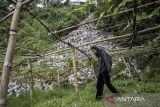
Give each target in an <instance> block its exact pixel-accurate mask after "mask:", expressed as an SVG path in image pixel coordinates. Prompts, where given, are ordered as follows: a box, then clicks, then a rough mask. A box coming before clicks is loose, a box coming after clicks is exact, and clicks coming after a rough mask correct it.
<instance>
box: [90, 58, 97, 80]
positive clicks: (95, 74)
mask: <svg viewBox="0 0 160 107" xmlns="http://www.w3.org/2000/svg"><path fill="white" fill-rule="evenodd" d="M90 64H91V68H92V71H93V73H94V77H95V81H96V80H97V73H96V71H95V68H94V66H93V63H92V61H90Z"/></svg>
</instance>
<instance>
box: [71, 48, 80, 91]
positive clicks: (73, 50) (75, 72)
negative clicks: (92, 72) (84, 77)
mask: <svg viewBox="0 0 160 107" xmlns="http://www.w3.org/2000/svg"><path fill="white" fill-rule="evenodd" d="M72 52H73V60H72V61H73V62H72V63H73V70H74V76H75V91H76V93H77V94H78V92H79V89H78V88H79V87H78V78H77V69H76V49H75V48H73V49H72Z"/></svg>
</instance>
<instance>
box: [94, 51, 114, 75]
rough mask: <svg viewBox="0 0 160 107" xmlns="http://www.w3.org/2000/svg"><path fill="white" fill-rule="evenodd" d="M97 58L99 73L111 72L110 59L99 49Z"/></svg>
mask: <svg viewBox="0 0 160 107" xmlns="http://www.w3.org/2000/svg"><path fill="white" fill-rule="evenodd" d="M97 57H98V58H99V60H100V69H99V73H102V72H111V68H112V57H111V56H110V55H109V54H108V53H106V51H105V50H103V49H99V50H98V52H97Z"/></svg>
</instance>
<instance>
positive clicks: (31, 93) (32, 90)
mask: <svg viewBox="0 0 160 107" xmlns="http://www.w3.org/2000/svg"><path fill="white" fill-rule="evenodd" d="M28 72H29V73H30V80H29V81H30V96H31V98H32V96H33V95H34V87H33V84H34V83H33V73H32V64H31V62H30V61H28Z"/></svg>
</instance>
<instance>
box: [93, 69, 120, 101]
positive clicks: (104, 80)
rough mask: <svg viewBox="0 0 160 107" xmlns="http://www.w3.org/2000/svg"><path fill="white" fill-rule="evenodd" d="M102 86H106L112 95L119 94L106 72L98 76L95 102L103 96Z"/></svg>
mask: <svg viewBox="0 0 160 107" xmlns="http://www.w3.org/2000/svg"><path fill="white" fill-rule="evenodd" d="M104 84H106V85H107V87H108V88H109V90H110V91H111V92H112V93H119V92H118V91H117V90H116V89H115V87H114V86H113V85H112V84H111V81H110V76H109V73H108V72H107V71H103V72H102V73H99V74H98V78H97V86H96V88H97V93H96V99H97V100H99V99H101V97H102V95H103V88H104Z"/></svg>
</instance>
